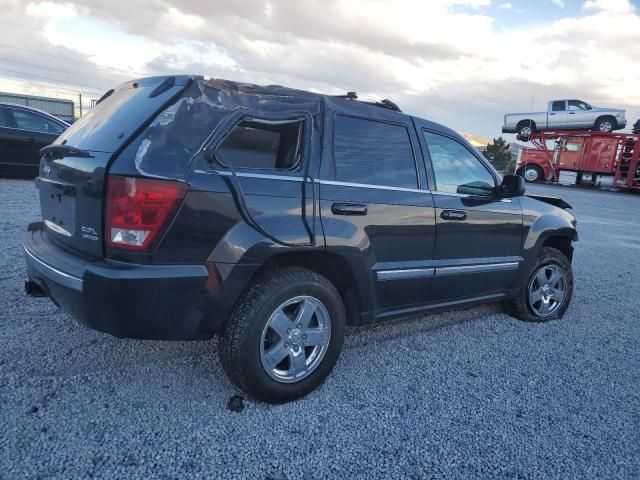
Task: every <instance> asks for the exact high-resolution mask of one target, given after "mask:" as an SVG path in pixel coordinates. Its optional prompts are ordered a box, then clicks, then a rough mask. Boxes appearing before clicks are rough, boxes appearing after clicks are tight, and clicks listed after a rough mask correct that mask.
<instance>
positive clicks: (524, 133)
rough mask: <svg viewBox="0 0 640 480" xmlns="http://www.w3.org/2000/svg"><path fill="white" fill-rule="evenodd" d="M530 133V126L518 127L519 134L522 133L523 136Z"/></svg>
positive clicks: (527, 135) (528, 135)
mask: <svg viewBox="0 0 640 480" xmlns="http://www.w3.org/2000/svg"><path fill="white" fill-rule="evenodd" d="M532 133H533V129H532V128H531V127H530V126H529V127H522V128H521V129H520V135H522V136H523V137H530V136H531V134H532Z"/></svg>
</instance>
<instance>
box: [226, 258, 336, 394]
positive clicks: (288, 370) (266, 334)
mask: <svg viewBox="0 0 640 480" xmlns="http://www.w3.org/2000/svg"><path fill="white" fill-rule="evenodd" d="M344 329H345V311H344V305H343V303H342V299H341V297H340V294H339V293H338V291H337V290H336V288H335V287H334V286H333V285H332V284H331V282H329V280H327V279H326V278H325V277H323V276H321V275H319V274H317V273H315V272H313V271H310V270H306V269H303V268H298V267H291V268H284V269H277V270H274V271H272V272H268V273H267V274H265V275H263V276H262V277H261V278H259V279H258V280H257V281H256V282H254V283H253V285H252V286H251V287H250V288H249V290H248V291H247V292H246V293H245V294H244V295H243V296H242V297H241V299H240V300H239V302H238V305H237V306H236V308H235V309H234V311H233V313H232V314H231V316H230V318H229V320H228V321H227V324H226V326H225V330H224V333H223V335H222V336H221V338H220V343H219V348H218V352H219V355H220V360H221V362H222V366H223V368H224V370H225V371H226V373H227V375H228V376H229V378H230V379H231V381H232V382H233V383H235V384H236V385H237V386H238V387H240V388H241V389H242V390H244V391H245V392H246V393H247V394H249V395H250V396H251V397H254V398H256V399H258V400H262V401H265V402H269V403H282V402H288V401H291V400H295V399H298V398H300V397H303V396H304V395H306V394H307V393H309V392H311V391H312V390H314V389H315V388H316V387H318V386H319V385H320V384H321V383H322V382H323V381H324V379H325V378H326V377H327V375H329V373H330V372H331V370H332V368H333V366H334V365H335V363H336V361H337V359H338V356H339V355H340V350H341V349H342V344H343V341H344Z"/></svg>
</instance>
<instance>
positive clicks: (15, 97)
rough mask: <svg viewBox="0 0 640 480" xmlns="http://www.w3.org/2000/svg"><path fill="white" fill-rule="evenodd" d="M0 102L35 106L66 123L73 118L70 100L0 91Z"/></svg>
mask: <svg viewBox="0 0 640 480" xmlns="http://www.w3.org/2000/svg"><path fill="white" fill-rule="evenodd" d="M0 102H3V103H15V104H18V105H27V106H29V107H33V108H37V109H39V110H43V111H45V112H47V113H49V114H51V115H53V116H55V117H58V118H59V119H60V120H64V121H65V122H67V123H72V122H73V121H74V120H75V116H74V110H73V109H74V105H73V101H71V100H63V99H60V98H48V97H36V96H33V95H20V94H16V93H3V92H0Z"/></svg>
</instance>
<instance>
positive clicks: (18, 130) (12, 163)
mask: <svg viewBox="0 0 640 480" xmlns="http://www.w3.org/2000/svg"><path fill="white" fill-rule="evenodd" d="M68 126H69V124H67V123H65V122H63V121H62V120H59V119H57V118H56V117H54V116H52V115H49V114H48V113H46V112H43V111H41V110H38V109H36V108H31V107H25V106H22V105H13V104H10V103H0V176H12V177H32V178H33V177H35V176H36V175H38V166H39V165H40V153H39V151H40V149H41V148H42V147H44V146H46V145H49V144H50V143H53V141H54V140H55V139H56V138H57V137H58V135H60V134H61V133H62V132H64V131H65V130H66V129H67V127H68Z"/></svg>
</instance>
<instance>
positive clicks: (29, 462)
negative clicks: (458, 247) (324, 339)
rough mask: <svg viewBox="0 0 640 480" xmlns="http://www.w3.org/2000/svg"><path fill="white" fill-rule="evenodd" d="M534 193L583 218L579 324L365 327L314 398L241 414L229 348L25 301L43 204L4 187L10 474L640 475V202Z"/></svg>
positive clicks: (460, 316)
mask: <svg viewBox="0 0 640 480" xmlns="http://www.w3.org/2000/svg"><path fill="white" fill-rule="evenodd" d="M529 190H530V191H533V192H537V193H543V194H550V195H556V196H562V197H563V198H565V199H566V200H568V201H569V202H570V203H572V204H573V205H574V211H575V212H576V215H577V216H578V219H579V225H578V228H579V230H580V237H581V239H580V242H579V243H578V244H577V248H576V254H575V259H574V268H575V278H576V286H575V296H574V300H573V304H572V306H571V307H570V309H569V311H568V313H567V315H566V317H565V318H564V320H562V321H557V322H551V323H547V324H526V323H522V322H519V321H517V320H514V319H512V318H511V317H509V316H507V315H506V314H504V313H503V312H502V309H501V308H500V307H499V306H496V305H493V306H484V307H479V308H473V309H467V310H459V311H455V312H451V313H447V314H440V315H432V316H428V317H424V318H420V319H413V320H405V321H398V322H394V323H390V324H385V325H381V326H376V327H372V328H366V329H352V330H350V331H349V334H348V337H347V340H346V343H345V347H344V351H343V355H342V358H341V360H340V362H339V363H338V366H337V368H336V369H335V370H334V372H333V374H332V375H331V376H330V378H329V379H328V381H327V382H326V383H325V384H324V385H323V386H322V387H321V388H320V389H319V390H318V391H316V392H314V393H313V394H311V395H309V396H308V397H307V398H305V399H303V400H301V401H298V402H295V403H291V404H288V405H283V406H270V405H265V404H257V403H254V402H251V401H245V409H244V410H243V411H242V412H239V413H236V412H232V411H230V410H228V409H227V403H228V401H229V398H230V397H231V396H233V395H234V394H237V393H238V392H237V391H236V390H235V389H234V387H233V386H232V385H231V384H230V383H229V381H228V380H227V379H226V378H225V376H224V374H223V372H222V369H221V367H220V364H219V363H218V359H217V352H216V348H217V347H216V344H215V342H194V343H171V342H150V341H147V342H141V341H134V340H118V339H115V338H112V337H110V336H108V335H105V334H101V333H97V332H94V331H91V330H88V329H87V328H85V327H83V326H81V325H78V324H76V323H75V322H74V321H73V320H72V319H71V318H69V317H68V316H67V315H65V314H64V313H62V312H61V311H60V310H58V309H57V308H56V307H54V306H53V305H52V304H51V303H50V302H49V301H48V300H47V299H29V298H27V297H25V295H24V294H23V292H22V281H23V278H24V268H23V261H22V255H21V250H20V243H21V239H22V236H23V232H24V231H25V228H26V225H27V223H28V222H30V221H34V220H37V218H38V212H39V207H38V201H37V196H36V192H35V189H34V187H33V184H32V183H31V182H24V181H9V180H0V205H1V207H2V210H1V213H0V286H1V287H2V288H1V290H0V292H1V293H0V295H2V296H1V297H0V298H1V300H0V305H2V310H1V311H0V427H1V430H0V477H1V478H88V477H99V478H109V479H112V478H185V477H189V478H216V477H220V478H259V479H264V478H270V479H280V478H282V479H300V478H304V479H315V478H390V477H395V478H401V477H409V478H445V477H446V478H462V477H474V478H478V477H483V478H519V479H524V478H527V479H529V478H544V479H551V478H558V479H568V478H598V479H605V478H606V479H612V478H636V479H637V478H640V419H639V416H640V297H639V296H638V287H640V281H639V278H640V275H639V268H638V267H639V266H640V261H639V258H640V242H639V241H638V238H639V237H640V215H639V214H638V212H640V196H637V195H628V194H620V193H608V192H600V191H588V190H578V189H575V188H568V187H564V188H563V187H548V186H536V187H529Z"/></svg>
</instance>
